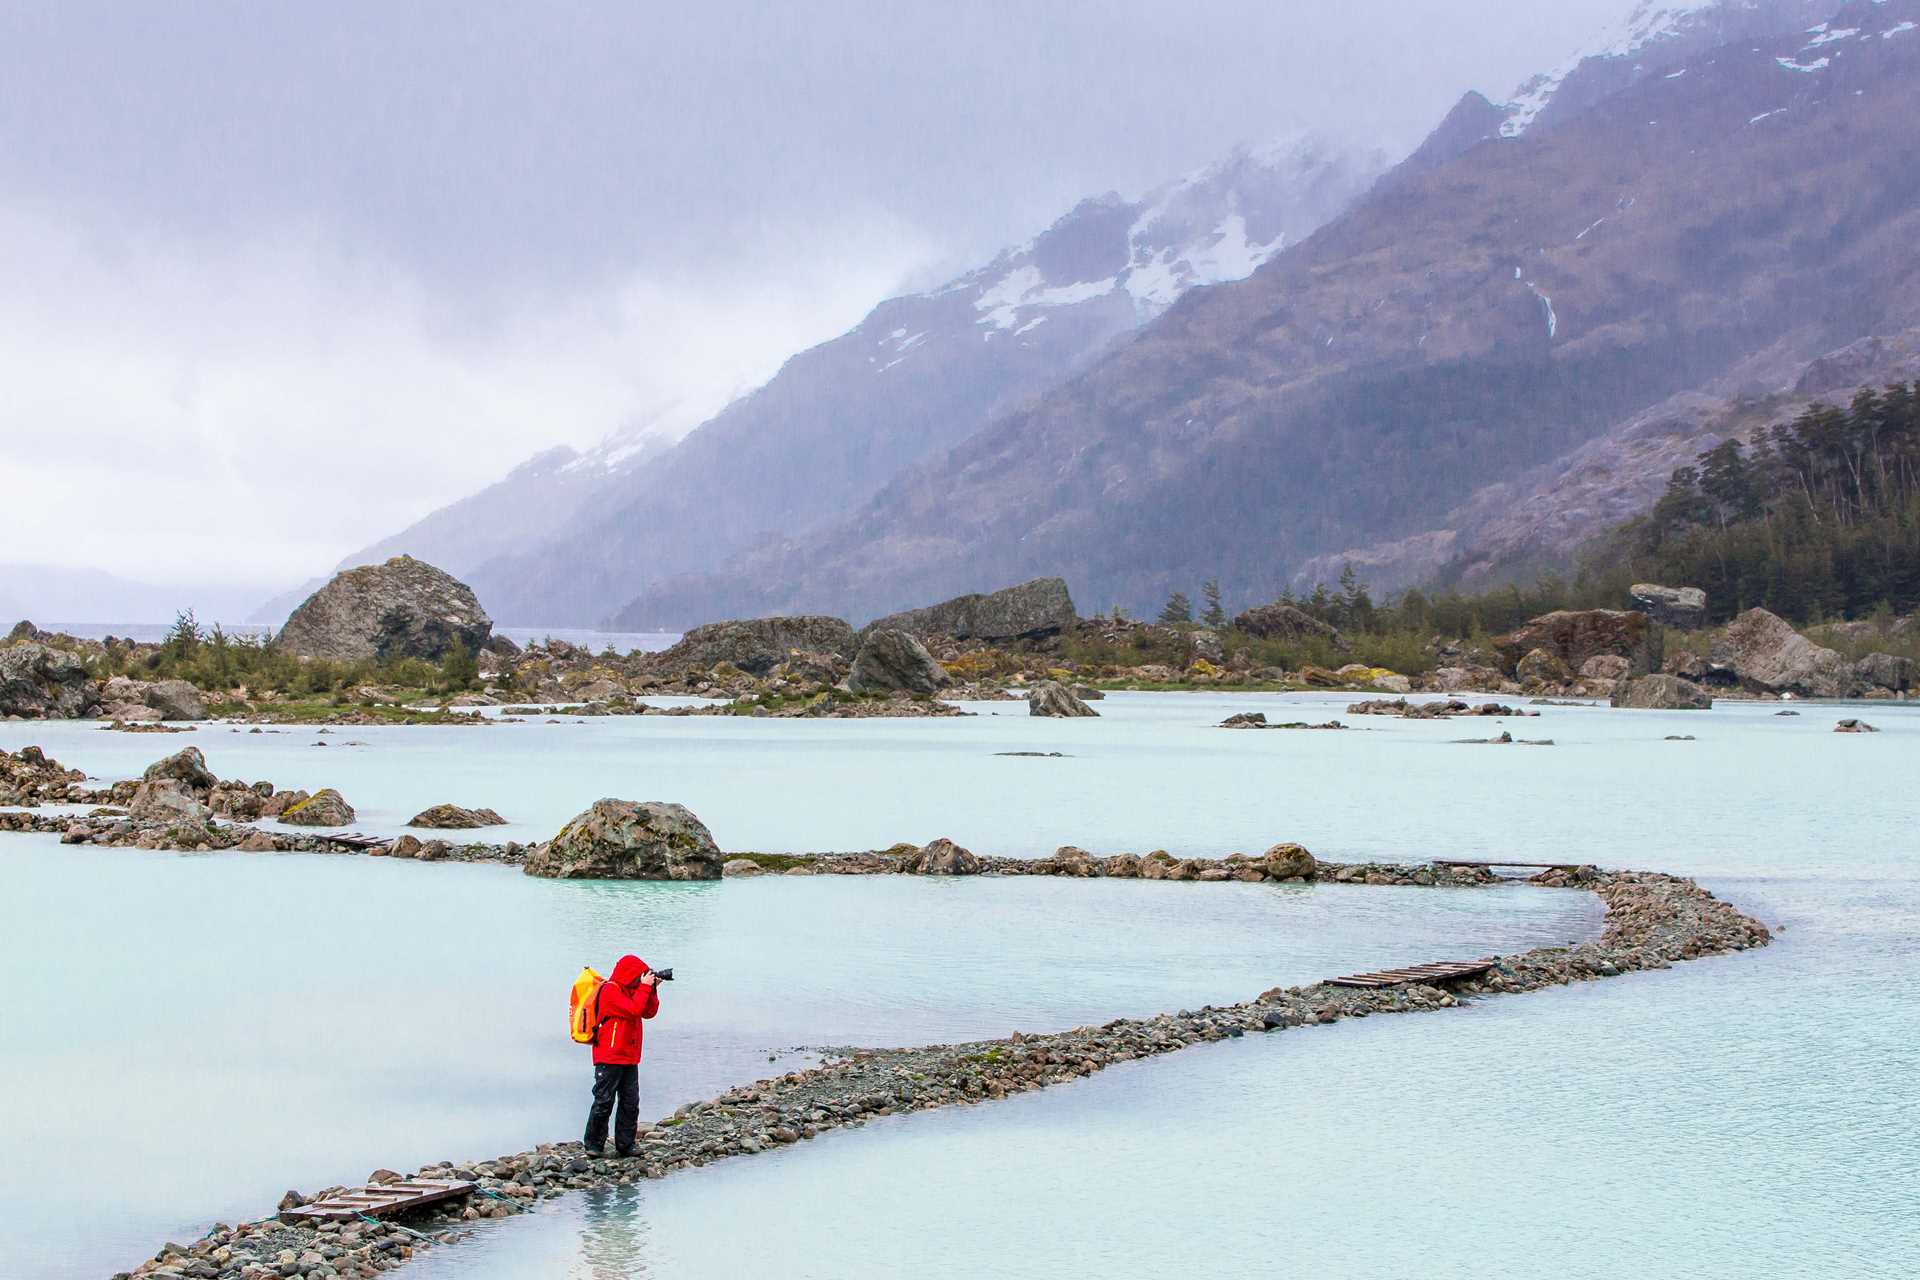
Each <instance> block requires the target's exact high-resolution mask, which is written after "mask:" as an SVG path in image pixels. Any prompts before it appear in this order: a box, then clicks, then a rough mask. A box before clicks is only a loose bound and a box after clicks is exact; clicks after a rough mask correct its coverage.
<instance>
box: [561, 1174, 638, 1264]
mask: <svg viewBox="0 0 1920 1280" xmlns="http://www.w3.org/2000/svg"><path fill="white" fill-rule="evenodd" d="M581 1201H582V1204H581V1223H580V1261H579V1264H578V1265H577V1266H575V1267H574V1269H573V1272H572V1274H573V1275H574V1276H575V1277H577V1280H636V1278H637V1277H642V1276H646V1275H650V1274H651V1271H650V1269H649V1268H648V1266H647V1244H648V1237H649V1236H650V1235H651V1234H652V1219H651V1218H649V1217H648V1216H647V1214H646V1213H645V1212H644V1211H643V1208H642V1206H644V1204H645V1203H646V1192H645V1190H644V1189H643V1188H642V1187H641V1186H623V1187H615V1188H613V1189H612V1190H609V1191H595V1192H590V1193H588V1194H587V1195H584V1196H582V1197H581Z"/></svg>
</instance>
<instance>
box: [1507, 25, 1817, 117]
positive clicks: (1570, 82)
mask: <svg viewBox="0 0 1920 1280" xmlns="http://www.w3.org/2000/svg"><path fill="white" fill-rule="evenodd" d="M1834 8H1835V0H1641V3H1640V4H1639V5H1637V6H1636V7H1635V8H1634V9H1633V11H1632V12H1631V13H1629V14H1628V15H1627V16H1626V17H1625V18H1623V19H1621V20H1620V21H1619V22H1616V23H1613V24H1611V25H1609V26H1607V27H1605V28H1603V29H1601V30H1600V31H1598V32H1596V33H1594V35H1593V36H1592V37H1591V38H1590V39H1588V40H1587V41H1586V42H1585V43H1583V44H1582V45H1581V46H1580V48H1579V49H1578V50H1577V51H1576V52H1575V53H1573V54H1572V55H1571V56H1570V57H1568V58H1567V59H1566V60H1565V61H1563V62H1562V63H1561V64H1560V65H1559V66H1557V67H1555V68H1553V69H1552V70H1550V71H1544V72H1542V73H1540V74H1539V75H1536V76H1534V77H1532V78H1531V79H1529V80H1528V81H1527V82H1526V83H1525V84H1523V85H1521V86H1520V87H1519V88H1518V89H1516V90H1515V91H1514V93H1513V95H1512V96H1511V97H1510V98H1508V99H1507V101H1506V102H1505V103H1504V104H1503V110H1504V113H1505V118H1504V120H1503V121H1502V122H1501V124H1500V133H1501V135H1502V136H1504V137H1508V138H1517V137H1520V136H1521V135H1523V134H1526V133H1528V132H1530V131H1532V130H1535V129H1539V128H1552V127H1554V126H1555V125H1556V124H1558V123H1560V122H1561V121H1563V120H1567V119H1570V118H1572V117H1573V116H1575V115H1577V114H1579V113H1580V112H1582V111H1584V110H1586V109H1587V108H1588V107H1590V106H1592V105H1593V104H1594V103H1596V102H1598V101H1600V100H1601V99H1602V98H1606V97H1609V96H1611V95H1612V94H1615V93H1618V92H1619V91H1620V90H1622V89H1624V88H1626V87H1627V86H1629V85H1631V84H1634V83H1635V82H1637V81H1638V80H1640V79H1641V78H1642V77H1644V76H1648V75H1652V74H1654V73H1656V72H1658V73H1660V74H1663V75H1664V74H1669V73H1677V74H1684V72H1683V71H1677V68H1676V64H1678V63H1680V62H1682V61H1684V60H1685V59H1687V58H1689V57H1692V56H1695V55H1697V54H1700V53H1704V52H1706V51H1707V50H1709V49H1715V48H1718V47H1720V46H1721V45H1725V44H1728V43H1731V42H1732V41H1735V40H1744V39H1749V38H1754V37H1763V36H1775V35H1779V34H1781V33H1783V32H1788V31H1793V30H1796V29H1805V28H1807V27H1809V26H1812V25H1815V24H1817V23H1819V22H1820V20H1821V19H1823V18H1825V17H1826V16H1827V15H1828V14H1830V13H1832V12H1833V10H1834Z"/></svg>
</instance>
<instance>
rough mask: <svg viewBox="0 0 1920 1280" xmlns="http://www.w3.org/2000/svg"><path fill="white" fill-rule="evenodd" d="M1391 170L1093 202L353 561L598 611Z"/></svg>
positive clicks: (1331, 170)
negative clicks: (684, 421)
mask: <svg viewBox="0 0 1920 1280" xmlns="http://www.w3.org/2000/svg"><path fill="white" fill-rule="evenodd" d="M1388 163H1389V158H1388V157H1386V156H1385V155H1382V154H1379V153H1366V152H1356V151H1353V150H1349V149H1344V148H1341V147H1337V146H1333V145H1330V144H1328V143H1325V142H1322V141H1319V140H1317V139H1314V138H1310V137H1304V136H1292V137H1288V138H1285V139H1282V140H1280V141H1277V142H1272V143H1269V144H1266V145H1262V146H1249V147H1242V148H1240V149H1238V150H1236V151H1234V152H1233V153H1232V154H1230V155H1228V156H1226V157H1225V158H1223V159H1222V160H1220V161H1219V162H1218V163H1215V164H1211V165H1208V166H1207V167H1205V168H1202V169H1199V170H1197V171H1195V172H1193V173H1190V174H1188V175H1186V176H1184V177H1182V178H1179V179H1177V180H1174V181H1172V182H1169V183H1167V184H1165V185H1164V186H1162V187H1159V188H1157V189H1155V190H1153V191H1150V192H1148V193H1146V194H1145V195H1143V196H1141V197H1139V198H1137V199H1131V200H1130V199H1123V198H1122V197H1120V196H1118V195H1115V194H1111V193H1109V194H1107V195H1103V196H1098V197H1094V198H1091V199H1088V200H1084V201H1082V202H1081V203H1080V204H1078V205H1076V206H1075V207H1074V208H1073V209H1072V210H1070V211H1068V212H1067V213H1066V214H1065V215H1064V216H1062V217H1061V218H1060V219H1059V220H1058V221H1056V222H1055V223H1054V224H1053V225H1052V226H1050V227H1048V228H1047V229H1046V230H1044V231H1042V232H1041V233H1040V234H1038V235H1036V236H1034V237H1033V238H1031V239H1030V240H1028V241H1026V242H1025V243H1023V244H1020V245H1017V246H1015V247H1013V248H1010V249H1007V250H1005V251H1003V252H1002V253H1000V254H998V255H996V256H995V257H994V259H993V260H992V261H991V262H988V263H987V264H985V265H984V266H981V267H979V268H977V269H975V270H973V271H969V272H967V273H965V274H964V275H961V276H959V277H957V278H956V279H953V280H951V281H949V282H948V283H946V284H945V285H942V286H941V287H939V288H936V289H931V290H928V291H926V292H924V293H918V294H911V295H907V296H904V297H898V298H892V299H889V300H887V301H885V302H882V303H881V304H880V305H879V306H877V307H875V308H874V309H873V311H872V312H871V313H869V314H868V315H867V317H866V318H865V319H864V320H862V322H861V323H860V324H859V325H858V326H856V327H855V328H854V329H852V330H850V331H849V332H847V333H845V334H843V335H841V336H840V337H838V338H835V339H833V340H831V341H829V342H825V343H822V344H821V345H819V346H817V347H814V348H812V349H811V350H808V351H804V352H802V353H800V354H798V355H796V356H794V357H792V358H791V359H790V360H789V361H788V362H787V363H786V365H785V366H784V367H783V368H782V369H781V370H780V372H779V373H778V374H777V375H776V376H775V377H774V378H773V379H772V380H771V381H770V382H768V383H767V384H766V385H765V386H763V387H761V388H759V389H758V390H756V391H754V392H752V393H750V394H749V395H746V396H744V397H742V398H741V399H740V400H737V401H735V402H734V403H733V404H732V405H730V406H728V407H727V408H726V409H725V410H723V411H722V412H721V413H720V414H718V415H716V416H715V417H714V418H712V419H711V420H709V421H708V422H706V423H704V424H702V425H701V426H700V427H698V428H696V429H695V430H694V431H692V432H691V433H689V434H688V435H687V436H686V437H685V438H684V439H683V440H681V441H680V442H679V443H677V444H674V445H672V446H670V447H666V448H661V449H658V450H657V451H648V450H647V448H646V445H647V443H648V441H650V440H651V439H653V438H654V437H653V436H652V435H650V434H649V433H648V432H646V431H645V430H640V431H637V432H636V431H629V432H623V433H621V434H619V435H617V436H616V437H612V438H610V439H609V440H607V441H605V442H603V443H602V444H601V445H599V446H598V447H596V448H595V449H592V450H589V451H586V452H584V453H581V454H577V455H571V454H570V455H569V456H565V457H561V456H559V455H558V454H552V453H550V454H543V455H541V457H540V458H538V459H535V460H533V461H531V462H529V463H527V464H524V465H523V466H522V467H521V468H519V469H518V470H516V471H515V472H514V473H513V474H512V475H510V476H508V477H506V478H505V479H503V480H502V481H500V482H499V483H498V484H496V485H494V486H492V487H490V488H489V489H487V490H485V491H483V492H481V493H479V494H476V495H473V496H472V497H469V498H467V499H464V500H462V501H461V502H459V503H456V504H454V505H452V506H450V507H446V508H443V509H441V510H440V511H437V512H435V513H433V514H432V515H431V516H428V517H427V518H426V519H424V520H422V521H420V522H418V523H417V524H415V525H413V526H411V527H410V528H408V529H406V530H404V531H402V532H401V533H399V534H396V535H394V536H393V537H391V538H387V539H384V540H383V541H382V542H381V543H379V544H378V545H377V546H375V547H370V548H368V549H366V550H365V551H362V552H359V553H357V554H356V555H354V556H352V557H349V560H348V563H355V564H357V563H365V562H367V561H369V560H376V559H381V558H384V557H386V556H389V555H392V554H396V553H397V552H399V551H407V552H409V553H410V554H413V555H417V556H421V557H422V558H424V559H427V560H429V561H431V562H433V563H436V564H439V565H441V566H442V567H443V568H446V569H448V570H449V571H450V572H453V573H455V574H457V575H459V576H461V577H463V578H465V579H466V580H467V581H469V582H470V583H472V585H473V586H474V588H475V590H476V591H478V592H479V594H480V598H481V599H482V601H483V602H484V603H485V604H486V606H487V609H488V610H489V612H491V613H492V614H493V615H494V616H495V617H496V618H500V619H503V620H505V621H508V622H518V623H527V624H533V625H540V624H553V625H563V624H567V623H586V622H592V621H594V620H597V619H599V618H603V617H605V616H606V614H607V613H608V612H609V611H610V610H611V608H612V607H614V606H615V605H617V604H619V603H621V602H624V601H626V600H628V599H631V598H633V597H634V596H636V595H639V594H641V592H642V591H643V590H644V589H645V588H646V587H647V586H648V585H649V584H651V583H653V582H656V581H659V580H661V579H663V578H666V577H669V576H672V575H675V574H682V573H688V572H694V571H699V570H704V569H707V568H711V567H715V566H717V565H718V564H719V563H720V562H721V561H723V560H724V559H725V558H726V557H727V556H729V555H731V554H732V553H734V552H736V551H738V550H740V549H741V548H743V547H745V546H748V545H751V544H753V543H754V542H756V541H759V540H761V539H764V538H766V537H769V536H791V535H794V534H796V533H799V532H803V531H805V530H806V529H808V528H810V527H812V526H814V525H816V524H818V523H820V522H822V521H826V520H830V519H835V518H838V517H839V516H841V515H843V514H844V513H845V512H846V511H848V510H850V509H852V508H854V507H856V506H858V505H859V504H860V503H862V502H864V501H866V500H867V499H868V498H870V497H872V495H873V494H874V493H876V492H878V490H879V489H880V488H881V487H882V486H883V485H884V484H886V483H887V482H888V481H889V480H891V479H893V478H894V477H895V476H896V475H898V474H899V473H900V472H901V471H902V470H903V469H906V468H908V467H911V466H913V465H914V464H916V463H919V462H921V461H923V460H925V459H927V458H929V457H931V456H933V455H935V454H937V453H939V452H941V451H943V450H945V449H947V448H950V447H951V446H953V445H954V444H956V443H958V442H959V441H960V440H962V439H964V438H965V437H967V436H969V435H971V434H973V433H974V432H975V431H978V430H979V429H980V428H982V427H984V426H985V425H986V424H987V422H988V421H989V420H990V419H991V418H992V417H993V416H994V415H995V414H996V413H998V412H1000V411H1003V410H1005V409H1008V408H1010V407H1012V406H1014V405H1017V404H1019V403H1020V402H1022V401H1024V400H1025V399H1027V398H1029V397H1031V396H1033V395H1036V394H1038V393H1040V392H1043V391H1045V390H1047V389H1048V388H1050V387H1052V386H1054V385H1057V384H1058V383H1059V382H1060V381H1061V380H1062V379H1064V378H1066V377H1067V376H1069V375H1070V374H1072V373H1073V372H1074V371H1076V370H1077V369H1079V368H1081V367H1083V366H1084V364H1085V363H1086V362H1087V361H1088V360H1089V359H1090V358H1092V357H1093V356H1094V355H1096V354H1097V353H1098V352H1100V351H1101V350H1102V349H1104V348H1105V347H1106V346H1107V345H1108V344H1110V343H1111V342H1112V341H1113V340H1114V339H1116V338H1118V337H1120V336H1121V335H1123V334H1126V333H1128V332H1130V331H1132V330H1133V329H1135V328H1136V327H1138V326H1139V325H1141V324H1143V323H1145V322H1147V321H1150V320H1152V319H1153V318H1154V317H1156V316H1158V315H1160V314H1161V313H1162V312H1164V311H1165V310H1166V309H1167V308H1168V307H1169V306H1171V305H1172V304H1173V303H1174V302H1175V301H1176V300H1177V299H1179V298H1180V297H1181V296H1182V295H1183V294H1185V293H1187V292H1188V291H1189V290H1191V289H1193V288H1195V287H1198V286H1202V285H1211V284H1218V283H1222V282H1227V281H1234V280H1240V279H1243V278H1244V277H1246V276H1247V275H1249V274H1250V273H1252V272H1253V271H1254V270H1255V269H1256V268H1258V267H1259V266H1260V265H1261V264H1262V263H1263V262H1265V261H1267V259H1268V258H1270V257H1271V256H1272V255H1273V254H1275V253H1277V252H1279V251H1280V250H1282V249H1283V248H1284V247H1286V246H1288V245H1290V244H1293V243H1296V242H1297V241H1299V240H1301V239H1303V238H1305V237H1306V236H1308V235H1310V234H1311V233H1312V232H1313V231H1315V230H1316V229H1318V228H1319V227H1320V226H1321V225H1323V224H1324V223H1326V222H1327V221H1329V220H1330V219H1332V218H1333V217H1334V216H1336V215H1337V214H1338V213H1340V212H1341V211H1342V210H1343V209H1345V208H1346V207H1347V206H1348V205H1350V204H1351V203H1352V202H1353V201H1354V200H1355V199H1357V198H1358V197H1359V196H1360V195H1362V194H1363V193H1364V192H1365V191H1366V190H1367V189H1368V187H1369V186H1370V185H1371V184H1372V183H1373V181H1374V180H1375V179H1376V178H1377V177H1378V176H1379V175H1380V174H1381V173H1382V172H1384V171H1385V169H1386V168H1387V165H1388Z"/></svg>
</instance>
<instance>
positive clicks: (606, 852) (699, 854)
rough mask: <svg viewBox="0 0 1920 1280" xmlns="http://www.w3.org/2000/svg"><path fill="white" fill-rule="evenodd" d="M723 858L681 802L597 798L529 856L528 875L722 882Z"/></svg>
mask: <svg viewBox="0 0 1920 1280" xmlns="http://www.w3.org/2000/svg"><path fill="white" fill-rule="evenodd" d="M723 861H724V860H723V859H722V857H721V854H720V849H719V847H718V846H717V845H715V844H714V842H713V836H712V834H711V833H710V832H708V830H707V828H706V825H705V824H704V823H702V822H701V821H700V819H698V818H696V817H695V816H694V815H693V813H692V811H691V810H689V809H687V808H686V807H685V806H683V805H677V804H667V803H665V802H663V801H659V800H646V801H635V800H611V799H609V800H596V801H594V803H593V806H592V807H591V808H589V809H588V810H587V811H586V812H585V813H582V814H580V815H579V816H578V817H576V818H575V819H574V820H573V821H571V822H569V823H568V824H567V825H566V826H564V827H562V828H561V829H560V834H558V835H556V836H555V837H554V838H553V839H551V840H549V841H547V842H546V843H545V844H541V845H536V846H535V847H534V850H533V852H532V853H531V854H529V855H528V856H527V861H526V873H527V874H528V875H530V876H545V877H548V878H550V879H559V880H718V879H719V878H720V875H721V866H722V863H723Z"/></svg>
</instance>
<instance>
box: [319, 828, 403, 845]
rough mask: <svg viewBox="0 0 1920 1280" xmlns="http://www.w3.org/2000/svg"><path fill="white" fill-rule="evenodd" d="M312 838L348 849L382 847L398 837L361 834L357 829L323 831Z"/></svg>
mask: <svg viewBox="0 0 1920 1280" xmlns="http://www.w3.org/2000/svg"><path fill="white" fill-rule="evenodd" d="M314 838H315V839H318V840H325V841H326V842H327V843H328V844H338V845H345V846H346V847H347V848H349V849H383V848H385V847H386V846H387V845H390V844H392V843H393V842H394V841H395V840H396V839H398V837H396V836H363V835H361V834H360V833H359V832H358V831H324V832H321V833H320V834H319V835H317V836H316V837H314Z"/></svg>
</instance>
